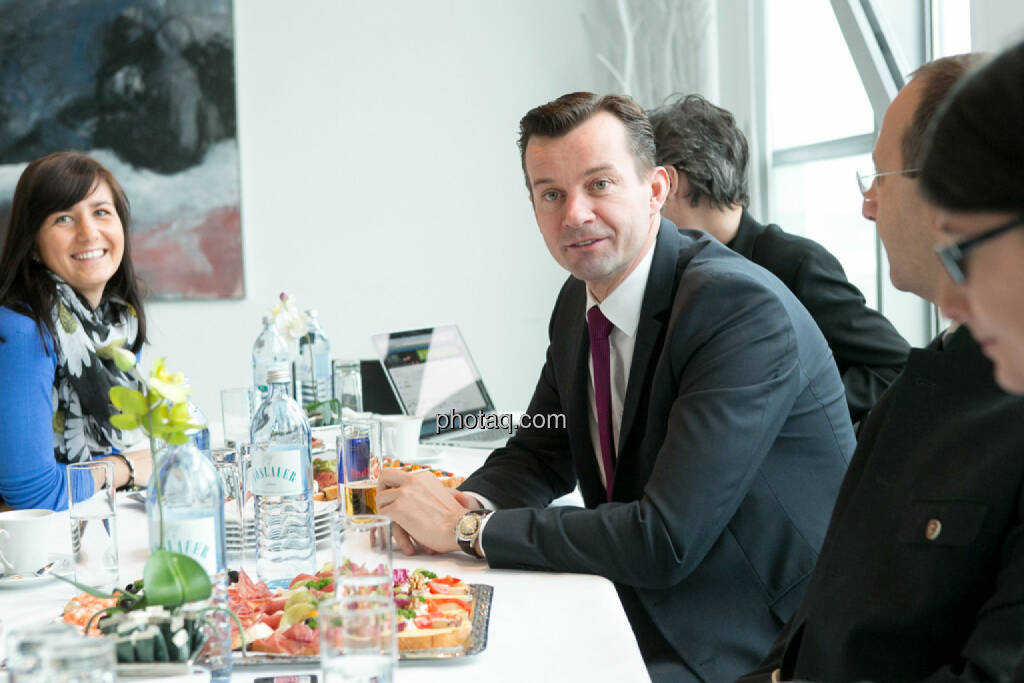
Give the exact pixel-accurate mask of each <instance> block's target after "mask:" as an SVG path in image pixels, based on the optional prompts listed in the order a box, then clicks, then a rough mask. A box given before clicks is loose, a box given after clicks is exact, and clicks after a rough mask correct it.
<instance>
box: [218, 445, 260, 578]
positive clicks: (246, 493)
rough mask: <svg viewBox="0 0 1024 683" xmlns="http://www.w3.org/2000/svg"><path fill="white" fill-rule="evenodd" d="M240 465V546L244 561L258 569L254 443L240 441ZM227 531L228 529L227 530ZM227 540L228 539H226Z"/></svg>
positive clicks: (237, 460) (238, 458)
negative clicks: (253, 466)
mask: <svg viewBox="0 0 1024 683" xmlns="http://www.w3.org/2000/svg"><path fill="white" fill-rule="evenodd" d="M235 461H236V464H237V466H238V513H239V527H238V534H239V535H238V542H237V545H238V547H240V548H241V550H240V551H239V552H240V554H241V559H240V561H241V562H242V563H252V564H251V568H252V569H253V571H255V569H256V503H255V499H254V498H253V494H252V444H250V443H240V444H238V446H237V448H236V450H235ZM225 531H226V530H225ZM226 540H227V539H226Z"/></svg>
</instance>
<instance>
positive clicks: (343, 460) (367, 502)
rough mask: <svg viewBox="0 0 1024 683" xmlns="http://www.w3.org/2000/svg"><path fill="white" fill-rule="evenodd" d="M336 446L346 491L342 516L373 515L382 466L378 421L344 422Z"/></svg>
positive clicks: (341, 477) (341, 479)
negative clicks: (343, 514)
mask: <svg viewBox="0 0 1024 683" xmlns="http://www.w3.org/2000/svg"><path fill="white" fill-rule="evenodd" d="M337 444H338V448H337V452H338V474H339V475H340V477H339V479H340V481H341V483H342V486H343V488H344V489H345V503H344V505H345V507H344V512H345V514H346V515H373V514H376V513H377V482H378V481H379V480H380V474H381V470H382V468H383V466H384V463H383V460H382V459H381V441H380V422H379V421H378V420H374V419H352V420H345V422H344V423H342V425H341V435H340V436H339V437H338V442H337Z"/></svg>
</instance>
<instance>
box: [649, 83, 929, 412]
mask: <svg viewBox="0 0 1024 683" xmlns="http://www.w3.org/2000/svg"><path fill="white" fill-rule="evenodd" d="M650 118H651V125H652V126H654V138H655V142H656V143H657V150H658V152H657V153H658V156H657V161H658V164H659V165H661V166H664V167H665V170H666V171H667V172H668V177H669V182H670V183H671V188H670V190H669V194H668V198H667V199H666V200H665V204H664V205H663V206H662V209H661V213H662V215H663V216H665V218H668V219H669V220H670V221H672V222H673V223H675V224H676V225H678V226H680V227H683V228H696V229H698V230H703V231H704V232H707V233H709V234H711V235H714V236H715V238H716V239H718V240H719V241H721V242H722V244H724V245H726V246H728V247H729V248H730V249H732V250H733V251H735V252H737V253H739V254H742V255H743V256H744V257H746V258H747V259H749V260H751V261H753V262H754V263H756V264H757V265H759V266H761V267H762V268H764V269H766V270H768V271H769V272H770V273H771V274H772V275H775V276H776V277H777V278H779V279H780V280H782V282H783V284H785V285H786V287H788V288H789V290H790V291H791V292H793V294H795V295H796V297H797V298H798V299H800V303H802V304H803V305H804V306H805V307H806V308H807V311H808V312H809V313H810V314H811V317H813V318H814V322H816V323H817V324H818V327H819V328H820V329H821V333H822V334H823V335H825V341H827V342H828V346H829V348H830V349H832V356H833V357H834V358H835V361H836V366H837V367H838V368H839V374H840V376H841V377H842V379H843V387H844V389H845V390H846V404H847V406H849V408H850V419H851V420H852V421H853V423H854V424H855V425H856V424H857V423H859V422H860V421H861V420H862V419H864V416H865V415H867V413H868V411H869V410H871V407H872V406H873V405H875V402H876V401H877V400H878V397H879V396H881V395H882V392H884V391H885V390H886V389H887V388H888V387H889V385H890V384H892V382H893V380H895V379H896V376H897V375H899V373H900V371H902V370H903V364H904V363H905V362H906V360H907V353H909V352H910V345H909V344H907V341H906V340H905V339H904V338H903V337H901V336H900V334H899V332H897V331H896V328H894V327H893V326H892V323H890V322H889V321H888V320H887V319H886V318H885V316H883V315H882V314H881V313H879V312H878V311H876V310H873V309H871V308H869V307H868V306H867V304H866V303H865V301H864V295H863V294H861V293H860V290H858V289H857V288H856V287H854V286H853V285H852V284H851V283H850V281H849V280H847V279H846V273H844V272H843V267H842V266H841V265H840V264H839V261H837V260H836V258H835V257H834V256H833V255H832V254H830V253H829V252H828V250H827V249H825V247H823V246H821V245H820V244H818V243H817V242H814V241H812V240H809V239H806V238H804V237H799V236H797V235H790V234H788V233H786V232H783V231H782V229H781V228H779V226H777V225H762V224H761V223H759V222H757V220H755V219H754V217H753V216H751V215H750V212H748V211H747V208H746V207H747V204H748V203H749V201H750V198H749V196H748V193H747V159H748V156H749V155H748V152H747V138H746V136H744V135H743V131H741V130H740V129H739V127H738V126H737V125H736V119H735V118H733V115H732V114H730V113H729V112H728V111H726V110H725V109H722V108H720V107H716V106H715V105H713V104H711V103H710V102H708V101H707V100H706V99H704V98H703V97H701V96H700V95H687V96H686V97H682V98H679V99H676V100H674V101H672V102H670V103H668V104H666V105H665V106H663V107H660V108H658V109H656V110H654V111H652V112H650Z"/></svg>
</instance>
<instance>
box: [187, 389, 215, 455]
mask: <svg viewBox="0 0 1024 683" xmlns="http://www.w3.org/2000/svg"><path fill="white" fill-rule="evenodd" d="M186 405H187V406H188V421H189V424H194V425H200V426H199V427H196V428H193V429H187V430H185V435H186V436H187V437H188V438H189V439H191V440H192V443H194V444H195V446H196V448H198V449H199V452H200V453H202V454H203V455H205V456H206V457H207V458H209V457H210V421H209V420H207V419H206V415H205V414H204V413H203V411H201V410H199V406H197V405H196V404H195V403H193V402H192V401H191V400H189V401H188V403H187V404H186Z"/></svg>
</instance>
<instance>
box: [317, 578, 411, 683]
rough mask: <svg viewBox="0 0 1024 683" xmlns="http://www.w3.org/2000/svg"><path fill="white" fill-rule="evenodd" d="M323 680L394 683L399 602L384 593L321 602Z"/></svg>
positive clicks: (331, 682) (354, 682)
mask: <svg viewBox="0 0 1024 683" xmlns="http://www.w3.org/2000/svg"><path fill="white" fill-rule="evenodd" d="M317 609H318V611H319V620H320V673H321V675H322V676H323V683H368V682H369V681H374V682H375V683H391V682H392V681H393V680H394V671H395V663H396V661H397V659H398V647H397V642H396V638H397V633H396V629H395V602H394V600H392V599H391V598H390V597H386V596H380V595H354V596H347V597H338V598H333V599H331V600H325V601H323V602H321V603H320V605H319V606H318V608H317Z"/></svg>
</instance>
